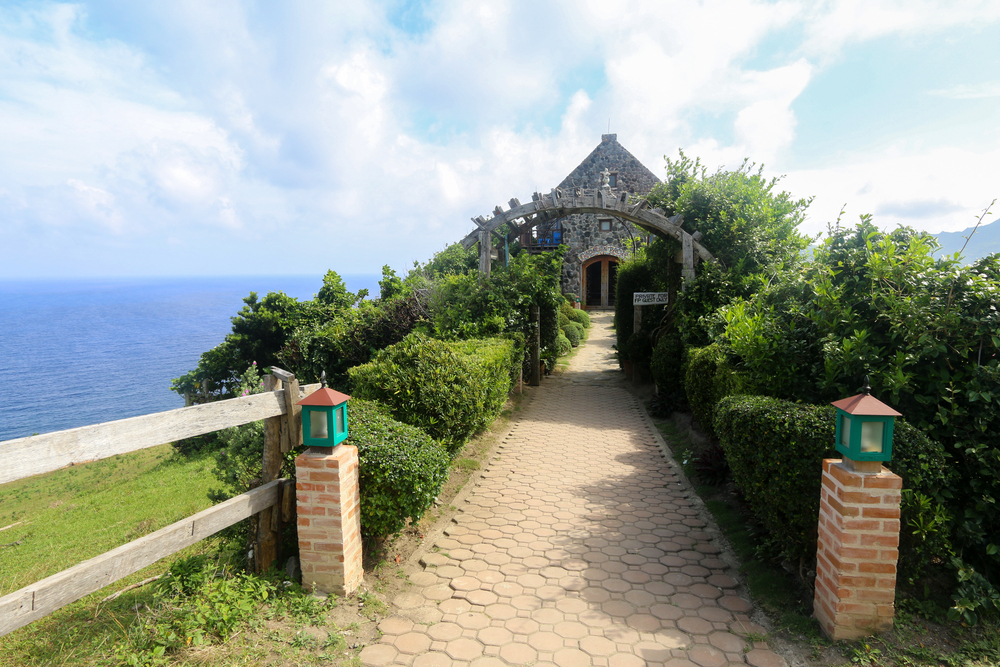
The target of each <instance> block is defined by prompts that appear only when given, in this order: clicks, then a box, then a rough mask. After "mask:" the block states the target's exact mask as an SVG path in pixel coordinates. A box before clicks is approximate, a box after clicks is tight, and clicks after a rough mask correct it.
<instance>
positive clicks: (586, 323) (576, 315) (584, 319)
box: [569, 308, 590, 329]
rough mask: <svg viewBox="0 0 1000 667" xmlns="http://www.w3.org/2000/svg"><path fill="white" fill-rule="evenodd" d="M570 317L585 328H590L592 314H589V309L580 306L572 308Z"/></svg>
mask: <svg viewBox="0 0 1000 667" xmlns="http://www.w3.org/2000/svg"><path fill="white" fill-rule="evenodd" d="M569 319H570V320H571V321H573V322H576V323H577V324H579V325H580V326H582V327H583V328H584V329H589V328H590V315H588V314H587V311H585V310H580V309H579V308H574V309H572V310H571V311H570V312H569Z"/></svg>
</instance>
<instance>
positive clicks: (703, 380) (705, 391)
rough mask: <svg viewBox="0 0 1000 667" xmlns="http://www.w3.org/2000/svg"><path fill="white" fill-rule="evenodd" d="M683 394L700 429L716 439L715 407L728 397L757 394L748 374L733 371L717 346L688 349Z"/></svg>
mask: <svg viewBox="0 0 1000 667" xmlns="http://www.w3.org/2000/svg"><path fill="white" fill-rule="evenodd" d="M685 368H686V370H685V375H684V391H685V394H686V395H687V400H688V403H689V404H690V406H691V412H692V413H694V418H695V419H697V420H698V425H699V426H701V428H702V430H703V431H705V433H706V434H708V436H709V437H713V438H714V437H715V427H714V424H715V410H716V405H717V404H718V403H719V401H720V400H722V399H723V398H724V397H726V396H734V395H737V394H756V393H758V392H757V390H756V388H755V387H754V385H753V383H752V382H751V381H750V380H749V378H748V377H747V376H746V374H745V373H740V372H737V371H734V370H733V369H732V368H731V367H730V365H729V363H728V362H727V361H726V358H725V356H724V354H723V353H722V349H721V348H720V347H719V346H718V345H717V344H714V343H713V344H712V345H709V346H708V347H700V348H699V347H696V348H689V349H688V353H687V364H686V367H685Z"/></svg>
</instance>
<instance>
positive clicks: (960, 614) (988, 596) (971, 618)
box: [948, 559, 1000, 625]
mask: <svg viewBox="0 0 1000 667" xmlns="http://www.w3.org/2000/svg"><path fill="white" fill-rule="evenodd" d="M953 565H954V567H955V569H956V570H957V572H958V588H957V589H956V590H955V606H953V607H952V608H951V609H949V610H948V620H951V621H961V622H963V623H965V624H967V625H976V624H977V623H979V621H980V619H981V618H990V619H993V620H995V619H996V618H997V616H998V615H1000V590H997V588H996V587H995V586H993V584H991V583H990V582H989V581H987V580H986V577H984V576H983V575H981V574H980V573H979V572H976V570H975V568H973V567H970V566H969V565H967V564H966V563H963V562H962V561H960V560H958V559H956V560H955V561H954V563H953Z"/></svg>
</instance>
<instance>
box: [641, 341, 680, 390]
mask: <svg viewBox="0 0 1000 667" xmlns="http://www.w3.org/2000/svg"><path fill="white" fill-rule="evenodd" d="M649 365H650V368H651V370H652V372H653V381H654V382H656V384H657V386H658V387H659V388H660V389H661V390H662V391H666V392H669V393H673V392H676V391H683V390H684V343H683V342H681V337H680V335H679V334H676V333H672V334H667V335H665V336H660V340H658V341H657V342H656V347H654V348H653V358H652V360H651V361H650V364H649Z"/></svg>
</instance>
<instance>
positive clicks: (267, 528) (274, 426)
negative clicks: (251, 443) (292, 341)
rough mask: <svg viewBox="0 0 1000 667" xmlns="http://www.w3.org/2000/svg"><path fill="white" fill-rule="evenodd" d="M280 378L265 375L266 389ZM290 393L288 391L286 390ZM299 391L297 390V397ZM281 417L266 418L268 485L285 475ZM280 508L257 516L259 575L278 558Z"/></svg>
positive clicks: (264, 481) (265, 470)
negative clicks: (282, 465)
mask: <svg viewBox="0 0 1000 667" xmlns="http://www.w3.org/2000/svg"><path fill="white" fill-rule="evenodd" d="M279 382H280V380H279V379H278V377H276V376H274V375H265V376H264V391H275V390H277V386H278V383H279ZM286 392H287V390H286ZM297 398H298V392H296V399H297ZM283 421H285V420H284V419H283V418H282V417H281V416H278V417H269V418H267V419H265V420H264V454H263V469H262V472H261V483H262V484H267V483H268V482H272V481H274V480H276V479H278V477H280V476H281V464H282V461H283V459H284V456H283V455H282V452H281V445H282V443H281V431H282V428H281V426H282V422H283ZM280 516H281V509H280V508H271V507H269V508H267V509H265V510H263V511H262V512H261V513H260V514H259V515H258V516H257V541H256V544H255V545H254V550H253V556H254V558H253V564H254V571H256V572H257V573H258V574H259V573H261V572H265V571H267V569H268V568H269V567H271V563H273V562H274V560H275V559H276V558H277V557H278V543H279V542H280V539H281V534H280V532H279V529H280V527H281V525H280V524H281V522H280V521H272V517H273V518H274V519H279V518H280Z"/></svg>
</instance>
